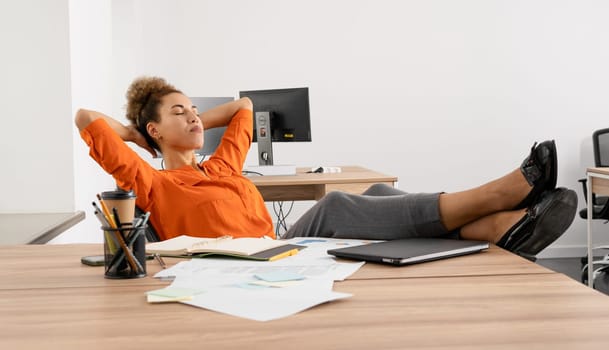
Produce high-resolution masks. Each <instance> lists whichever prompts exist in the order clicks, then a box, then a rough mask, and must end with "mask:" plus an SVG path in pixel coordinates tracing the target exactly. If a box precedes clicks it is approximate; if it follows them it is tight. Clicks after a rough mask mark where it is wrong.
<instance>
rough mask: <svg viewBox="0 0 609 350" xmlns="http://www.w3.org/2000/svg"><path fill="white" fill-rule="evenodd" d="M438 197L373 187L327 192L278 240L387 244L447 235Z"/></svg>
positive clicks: (391, 188)
mask: <svg viewBox="0 0 609 350" xmlns="http://www.w3.org/2000/svg"><path fill="white" fill-rule="evenodd" d="M439 196H440V194H439V193H406V192H403V191H400V190H398V189H395V188H393V187H390V186H387V185H382V184H376V185H373V186H371V187H370V188H369V189H367V190H366V191H365V192H364V193H363V194H362V195H354V194H349V193H344V192H330V193H328V194H327V195H326V196H324V197H323V198H322V199H320V200H319V201H318V202H317V203H316V204H315V205H314V206H313V207H312V208H311V209H309V210H308V211H307V212H306V213H305V214H304V215H303V216H302V217H301V218H300V219H299V220H298V221H296V223H294V225H293V226H292V227H291V228H290V229H289V230H288V232H286V234H285V235H284V236H283V237H282V238H292V237H313V236H314V237H334V238H353V239H378V240H391V239H399V238H411V237H438V236H443V235H446V234H448V233H449V232H448V231H446V229H445V228H444V225H443V224H442V222H441V220H440V210H439V206H438V198H439Z"/></svg>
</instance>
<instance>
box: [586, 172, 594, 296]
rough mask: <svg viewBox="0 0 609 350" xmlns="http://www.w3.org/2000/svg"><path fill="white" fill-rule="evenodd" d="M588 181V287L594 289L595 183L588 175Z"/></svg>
mask: <svg viewBox="0 0 609 350" xmlns="http://www.w3.org/2000/svg"><path fill="white" fill-rule="evenodd" d="M587 177H588V179H587V181H588V193H587V195H588V201H587V202H588V203H587V207H588V208H587V209H588V218H587V219H586V225H587V226H588V286H589V287H592V288H593V287H594V281H593V280H592V273H593V271H594V266H592V204H593V203H592V185H593V184H592V181H594V177H593V176H590V174H587Z"/></svg>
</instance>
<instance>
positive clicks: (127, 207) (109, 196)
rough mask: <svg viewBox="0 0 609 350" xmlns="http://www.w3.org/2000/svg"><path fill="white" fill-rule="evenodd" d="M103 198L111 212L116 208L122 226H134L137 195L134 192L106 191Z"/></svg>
mask: <svg viewBox="0 0 609 350" xmlns="http://www.w3.org/2000/svg"><path fill="white" fill-rule="evenodd" d="M101 197H102V199H103V200H104V202H105V203H106V206H107V207H108V209H109V210H112V208H116V211H117V212H118V216H119V220H120V222H121V224H132V223H133V218H134V216H135V193H133V191H123V190H116V191H106V192H102V193H101Z"/></svg>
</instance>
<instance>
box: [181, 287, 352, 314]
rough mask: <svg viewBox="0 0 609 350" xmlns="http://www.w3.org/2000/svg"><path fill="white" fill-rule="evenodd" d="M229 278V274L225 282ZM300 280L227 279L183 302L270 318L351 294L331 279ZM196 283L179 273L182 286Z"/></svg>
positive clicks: (222, 310) (215, 309)
mask: <svg viewBox="0 0 609 350" xmlns="http://www.w3.org/2000/svg"><path fill="white" fill-rule="evenodd" d="M229 279H230V278H226V279H225V280H224V282H227V281H228V280H229ZM231 282H234V281H231ZM298 282H300V284H298V285H293V286H288V287H284V288H273V287H258V288H242V287H240V285H239V284H237V283H227V284H224V285H222V286H217V287H215V288H211V289H208V290H207V292H206V293H203V294H198V295H195V296H194V298H193V299H192V300H189V301H181V302H182V303H184V304H188V305H192V306H196V307H200V308H204V309H208V310H212V311H216V312H221V313H224V314H228V315H232V316H237V317H243V318H247V319H250V320H255V321H270V320H276V319H279V318H283V317H287V316H290V315H293V314H296V313H298V312H301V311H303V310H306V309H309V308H311V307H313V306H316V305H319V304H322V303H326V302H329V301H333V300H338V299H343V298H348V297H350V296H351V294H347V293H338V292H333V291H332V283H333V281H331V280H322V279H308V280H302V281H298ZM193 283H195V284H199V283H197V282H196V281H193V278H184V277H178V278H176V280H175V281H174V284H175V285H176V286H181V287H183V286H184V285H190V286H192V284H193ZM172 286H173V284H172Z"/></svg>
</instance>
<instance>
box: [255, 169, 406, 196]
mask: <svg viewBox="0 0 609 350" xmlns="http://www.w3.org/2000/svg"><path fill="white" fill-rule="evenodd" d="M309 170H311V168H298V169H296V175H286V176H251V177H249V179H250V180H251V181H252V182H253V183H254V185H256V187H257V188H258V190H259V191H260V193H261V194H262V197H263V198H264V200H265V201H298V200H319V199H320V198H321V197H323V196H324V195H325V194H326V193H328V192H331V191H344V192H349V193H357V194H359V193H362V192H364V191H365V190H366V189H367V188H368V187H370V186H371V185H373V184H376V183H384V184H387V185H389V186H394V184H395V183H396V182H397V181H398V179H397V177H395V176H389V175H385V174H381V173H378V172H376V171H372V170H369V169H366V168H362V167H359V166H343V167H341V170H342V172H340V173H321V174H318V173H307V171H309Z"/></svg>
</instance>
